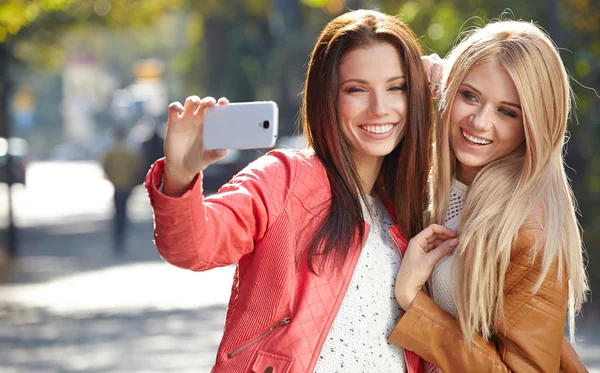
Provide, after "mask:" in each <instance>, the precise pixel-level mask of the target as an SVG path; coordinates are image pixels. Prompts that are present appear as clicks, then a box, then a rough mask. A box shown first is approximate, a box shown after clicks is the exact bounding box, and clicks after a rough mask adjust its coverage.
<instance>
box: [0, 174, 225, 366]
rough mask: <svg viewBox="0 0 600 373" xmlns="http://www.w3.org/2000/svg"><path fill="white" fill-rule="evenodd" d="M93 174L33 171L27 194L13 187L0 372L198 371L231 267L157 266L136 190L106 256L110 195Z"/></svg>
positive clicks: (207, 357) (1, 298)
mask: <svg viewBox="0 0 600 373" xmlns="http://www.w3.org/2000/svg"><path fill="white" fill-rule="evenodd" d="M98 167H99V166H98V165H95V164H86V163H84V164H77V163H73V164H53V163H48V164H39V165H36V166H34V167H32V168H31V170H30V172H29V173H28V186H27V188H20V185H17V186H15V187H14V188H15V205H16V210H17V221H18V223H19V224H20V225H21V229H20V230H19V237H20V239H21V257H20V258H19V259H18V260H17V261H16V262H14V263H13V268H12V269H11V270H10V273H9V275H8V278H7V281H5V282H4V284H3V285H1V286H0V372H2V373H13V372H14V373H17V372H18V373H33V372H36V373H37V372H40V373H41V372H44V373H50V372H65V373H66V372H95V373H100V372H178V373H179V372H181V373H184V372H208V371H209V370H210V368H211V367H212V364H213V362H214V357H215V354H216V349H217V346H218V342H219V340H220V337H221V333H222V328H223V322H224V317H225V307H226V303H227V301H228V296H229V291H230V285H231V279H232V276H233V268H232V267H228V268H222V269H216V270H213V271H209V272H206V273H192V272H189V271H184V270H180V269H177V268H175V267H172V266H170V265H168V264H166V263H165V262H163V261H162V259H160V257H159V256H158V254H157V252H156V248H155V247H154V245H153V243H152V216H151V210H150V208H149V206H148V205H147V202H146V196H145V191H144V189H143V188H142V187H138V188H136V189H135V191H134V195H133V196H132V198H131V200H130V204H129V211H130V214H131V215H132V220H133V221H134V222H133V224H132V225H133V226H132V229H131V231H130V233H129V234H128V237H127V247H126V248H127V251H126V253H125V254H124V255H123V256H122V257H117V256H115V255H114V254H113V251H112V249H111V240H110V234H109V231H108V229H109V227H110V221H109V220H108V219H109V218H110V214H111V213H112V205H111V201H110V193H111V192H112V189H111V188H112V187H111V186H110V184H108V183H105V182H104V180H103V179H102V174H101V173H100V172H99V168H98ZM0 188H6V185H4V184H0ZM42 192H43V193H42ZM3 195H4V194H3ZM0 206H1V207H0V208H2V209H4V208H5V206H6V203H4V201H1V202H0ZM1 212H2V216H5V215H4V211H1ZM45 214H48V215H45ZM4 223H5V222H3V224H2V225H4Z"/></svg>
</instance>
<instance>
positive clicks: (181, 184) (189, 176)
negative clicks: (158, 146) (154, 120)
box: [163, 96, 229, 196]
mask: <svg viewBox="0 0 600 373" xmlns="http://www.w3.org/2000/svg"><path fill="white" fill-rule="evenodd" d="M228 103H229V101H228V100H227V99H226V98H221V99H219V102H218V104H219V105H226V104H228ZM216 104H217V102H216V101H215V99H214V98H212V97H205V98H203V99H202V100H201V99H200V98H199V97H198V96H190V97H188V98H187V99H186V100H185V104H184V105H181V103H179V102H173V103H172V104H171V105H169V112H168V116H169V118H168V123H167V133H166V136H165V145H164V151H165V179H164V189H163V190H164V193H165V194H166V195H169V196H180V195H182V194H183V193H184V192H185V191H186V190H187V189H188V188H189V186H190V184H191V182H192V180H193V179H194V177H196V175H197V174H198V172H200V171H202V170H204V169H206V167H208V166H209V165H211V164H212V163H214V162H216V161H218V160H219V159H221V158H223V157H224V156H225V155H226V154H227V151H226V150H207V149H204V144H203V141H202V131H203V126H204V110H206V108H207V107H211V106H215V105H216Z"/></svg>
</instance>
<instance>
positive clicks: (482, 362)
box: [389, 224, 587, 373]
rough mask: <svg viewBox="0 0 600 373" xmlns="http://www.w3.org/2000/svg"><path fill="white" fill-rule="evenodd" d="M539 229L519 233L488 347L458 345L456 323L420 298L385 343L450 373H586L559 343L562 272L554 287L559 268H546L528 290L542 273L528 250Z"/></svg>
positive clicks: (459, 333) (478, 340) (481, 343)
mask: <svg viewBox="0 0 600 373" xmlns="http://www.w3.org/2000/svg"><path fill="white" fill-rule="evenodd" d="M540 231H541V229H540V228H536V227H534V226H532V225H531V224H528V225H525V226H524V227H522V228H521V230H520V231H519V237H518V240H517V243H516V244H515V246H514V247H513V248H512V252H511V262H510V265H509V268H508V271H507V273H506V280H505V286H504V319H503V320H500V321H499V322H498V325H499V330H498V332H497V334H496V336H495V338H493V339H492V340H490V341H485V340H484V339H483V338H482V337H481V336H479V335H477V336H476V338H475V342H474V345H473V347H472V348H469V347H468V346H467V345H466V344H465V343H464V341H463V334H462V331H461V329H460V326H459V323H458V320H457V319H456V318H455V317H454V316H453V315H451V314H449V313H447V312H445V311H444V310H443V309H442V308H440V306H438V305H437V304H436V303H435V302H434V301H433V300H432V299H431V298H430V297H428V296H427V295H426V294H425V293H423V292H419V294H417V296H416V298H415V299H414V301H413V302H412V304H411V305H410V307H409V309H408V310H407V311H406V313H404V314H403V315H402V316H401V317H400V319H399V320H398V323H397V325H396V327H395V329H394V330H393V331H392V333H391V335H390V336H389V340H390V342H392V343H395V344H397V345H399V346H401V347H403V348H405V349H408V350H411V351H414V352H416V353H417V354H418V355H420V356H421V357H423V358H424V359H425V360H428V361H430V362H431V363H433V364H435V365H436V366H438V367H440V368H441V370H442V371H443V372H444V373H453V372H461V373H462V372H478V373H483V372H519V373H521V372H552V373H556V372H587V369H586V368H585V366H584V365H583V364H582V362H581V361H580V359H579V357H578V356H577V353H576V352H575V350H573V348H572V347H571V345H570V344H569V343H568V342H567V341H566V340H565V339H564V337H563V334H564V328H565V320H566V306H567V279H566V276H565V275H566V274H564V272H565V271H563V276H562V278H561V279H560V280H558V281H557V279H558V277H557V269H558V263H557V261H555V263H553V265H552V266H551V267H550V270H549V272H548V275H547V276H546V278H545V280H544V282H543V284H542V286H541V287H540V289H539V291H538V292H537V293H536V294H533V295H532V289H533V287H534V285H535V283H536V281H537V279H538V276H539V273H540V269H541V260H542V258H541V255H538V258H537V259H536V260H535V261H534V260H533V250H532V246H533V243H534V241H535V238H536V236H538V234H539V232H540Z"/></svg>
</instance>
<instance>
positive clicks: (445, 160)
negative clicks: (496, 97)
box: [431, 21, 588, 342]
mask: <svg viewBox="0 0 600 373" xmlns="http://www.w3.org/2000/svg"><path fill="white" fill-rule="evenodd" d="M489 60H495V61H498V62H499V63H500V64H501V65H502V66H503V68H504V69H505V70H506V71H507V73H508V74H509V76H510V77H511V78H512V80H513V82H514V84H515V86H516V88H517V92H518V94H519V98H520V102H521V107H522V112H523V123H524V128H525V143H524V146H522V147H520V148H519V149H517V150H516V151H514V152H512V153H511V154H508V155H507V156H504V157H502V158H500V159H498V160H496V161H493V162H491V163H490V164H488V165H486V166H485V167H484V168H483V169H482V170H481V171H480V172H479V173H478V174H477V176H476V177H475V179H474V181H473V183H472V185H471V186H470V188H469V191H468V193H467V196H466V199H465V202H464V207H463V210H462V217H461V229H460V232H459V237H460V244H459V246H458V248H457V253H458V254H459V255H457V263H456V264H457V265H458V268H457V269H458V270H457V272H456V273H457V275H458V277H457V282H456V288H455V291H454V299H455V302H456V307H457V310H458V315H459V320H460V325H461V328H462V330H463V334H464V337H465V340H466V341H467V342H470V341H472V338H473V334H474V333H479V334H481V335H482V336H483V337H484V338H485V339H489V338H490V337H491V336H492V335H493V334H494V333H495V332H496V330H497V327H498V325H497V324H496V323H497V322H498V321H499V320H502V318H503V304H504V296H503V288H504V280H505V276H506V271H507V268H508V265H509V263H510V254H511V248H512V246H513V244H514V243H515V241H516V239H517V235H518V232H519V228H520V227H521V226H522V225H523V223H524V222H525V219H526V218H527V217H528V216H529V215H530V214H531V212H532V210H533V208H534V206H541V207H542V209H543V218H542V219H543V222H541V221H540V229H542V233H541V235H540V237H539V238H538V240H537V244H536V251H535V253H536V255H538V254H540V253H541V255H542V272H541V274H540V277H539V279H538V282H537V284H536V286H535V290H534V291H535V292H536V291H537V290H538V289H539V287H540V286H541V284H542V281H543V280H544V278H545V277H546V275H547V273H548V270H549V269H550V266H551V264H552V263H553V262H554V261H555V259H556V258H558V272H559V276H563V275H564V274H563V272H562V271H563V270H566V276H567V278H568V280H569V289H568V309H569V327H570V332H571V339H573V333H574V316H575V313H576V312H577V311H579V310H580V309H581V306H582V304H583V303H584V302H585V299H586V294H587V290H588V283H587V277H586V274H585V268H584V263H583V249H582V244H581V237H580V232H579V225H578V222H577V218H576V216H575V203H574V198H573V194H572V191H571V187H570V185H569V183H568V180H567V177H566V175H565V172H564V164H563V157H562V150H563V144H564V140H565V133H566V125H567V121H568V119H569V115H570V110H571V101H572V100H571V95H572V92H571V89H570V86H569V78H568V75H567V73H566V70H565V68H564V66H563V64H562V61H561V59H560V56H559V54H558V51H557V48H556V47H555V45H554V44H553V42H552V41H551V40H550V38H549V37H548V36H547V35H546V34H545V33H544V32H543V31H541V30H540V29H539V28H538V27H537V26H535V25H534V24H532V23H527V22H522V21H497V22H493V23H490V24H488V25H487V26H486V27H484V28H482V29H479V30H477V31H475V32H473V33H472V34H471V35H470V36H469V37H468V38H466V39H465V40H464V41H462V42H461V43H460V44H459V45H457V46H456V47H455V48H454V49H453V51H452V52H451V53H450V55H449V58H448V65H447V68H446V69H445V71H444V77H443V80H442V87H443V88H442V95H441V97H440V102H439V106H440V110H439V112H440V121H439V124H438V125H439V128H438V131H437V134H436V136H437V138H436V147H435V148H436V149H435V158H434V168H433V170H432V180H431V181H432V183H431V185H432V205H431V210H432V211H431V221H432V222H433V223H437V224H443V223H444V218H445V214H446V209H447V206H448V202H449V197H450V185H451V180H452V176H453V175H454V173H455V172H456V167H457V166H456V162H457V161H456V157H455V155H454V154H453V152H452V149H451V147H450V141H449V138H450V125H451V123H450V111H451V109H452V104H453V102H454V99H455V97H456V95H457V92H458V90H459V86H460V84H461V83H462V81H463V80H464V79H465V77H466V76H467V74H468V73H469V71H470V70H471V69H472V68H473V67H474V66H475V65H477V64H479V63H481V62H484V61H489ZM542 219H540V220H542ZM540 248H542V249H541V251H540Z"/></svg>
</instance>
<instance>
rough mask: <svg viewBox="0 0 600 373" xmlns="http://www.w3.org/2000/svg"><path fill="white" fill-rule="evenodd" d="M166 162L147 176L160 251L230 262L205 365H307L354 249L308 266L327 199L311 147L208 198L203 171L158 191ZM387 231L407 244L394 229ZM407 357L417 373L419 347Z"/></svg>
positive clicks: (339, 295)
mask: <svg viewBox="0 0 600 373" xmlns="http://www.w3.org/2000/svg"><path fill="white" fill-rule="evenodd" d="M163 167H164V161H163V160H160V161H158V162H156V163H155V164H154V165H153V166H152V168H151V170H150V172H149V174H148V176H147V178H146V188H147V190H148V195H149V197H150V201H151V204H152V207H153V208H154V215H155V234H154V237H155V243H156V247H157V248H158V250H159V252H160V254H161V255H162V256H163V258H164V259H165V260H167V261H168V262H170V263H171V264H173V265H176V266H178V267H181V268H187V269H191V270H194V271H204V270H208V269H211V268H214V267H218V266H226V265H229V264H232V263H236V262H237V268H236V271H235V277H234V282H233V288H232V291H231V298H230V301H229V307H228V309H227V316H226V321H225V329H224V334H223V339H222V340H221V344H220V346H219V350H218V353H217V359H216V364H215V366H214V367H213V370H212V372H213V373H240V372H242V373H243V372H260V373H263V372H275V373H299V372H312V371H313V369H314V367H315V365H316V362H317V359H318V358H319V355H320V352H321V348H322V346H323V344H324V342H325V338H326V337H327V334H328V333H329V329H330V327H331V324H332V323H333V320H334V318H335V316H336V314H337V311H338V309H339V307H340V304H341V302H342V299H343V298H344V295H345V293H346V290H347V288H348V285H349V283H350V279H351V277H352V274H353V272H354V268H355V266H356V262H357V261H358V256H359V255H358V254H359V253H360V247H353V248H352V249H351V250H350V255H349V257H348V259H347V261H346V264H345V265H344V267H343V268H342V269H341V271H332V270H329V271H325V272H324V273H321V274H320V275H315V274H314V273H312V272H310V271H309V269H308V267H307V265H306V257H305V256H303V253H304V251H305V250H304V249H305V248H306V246H307V244H308V243H309V242H310V240H311V238H312V236H313V233H314V232H315V228H316V227H318V226H319V224H320V223H321V222H322V217H323V216H324V215H323V212H324V211H326V209H327V208H328V207H329V203H330V202H329V201H330V196H331V194H330V193H331V192H330V186H329V181H328V178H327V173H326V170H325V168H324V167H323V165H322V164H321V162H320V161H319V160H318V158H317V157H316V156H314V155H313V154H311V153H309V152H308V151H291V150H287V151H272V152H270V153H269V154H267V155H265V156H263V157H261V158H260V159H258V160H257V161H255V162H254V163H253V164H251V165H250V166H248V167H247V168H246V169H244V170H243V171H242V172H240V173H239V174H238V175H236V176H235V177H234V178H233V180H232V181H231V182H230V183H228V184H226V185H225V186H223V187H222V188H221V189H220V190H219V193H218V194H216V195H213V196H210V197H208V198H205V199H203V197H202V192H201V183H202V181H201V178H202V175H201V174H200V175H199V176H198V177H197V178H196V179H195V180H194V182H193V184H192V186H191V188H190V189H189V190H188V191H187V192H186V193H185V194H184V195H183V196H181V197H178V198H171V197H168V196H165V195H164V194H162V193H160V192H159V191H158V190H157V187H158V185H159V184H160V182H161V180H162V175H163ZM365 224H366V223H365ZM366 228H367V230H366V232H368V226H366ZM390 233H391V235H392V237H393V238H394V240H395V242H396V243H397V245H398V247H399V248H401V249H404V250H405V249H406V244H407V240H406V239H405V238H404V237H403V236H402V233H401V230H400V228H399V227H398V226H394V227H392V228H391V229H390ZM365 237H366V235H365ZM195 296H202V289H198V294H195ZM406 361H407V367H408V372H409V373H417V372H418V371H420V370H422V364H421V360H420V358H419V357H418V356H417V355H416V354H414V353H411V352H409V351H407V352H406Z"/></svg>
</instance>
